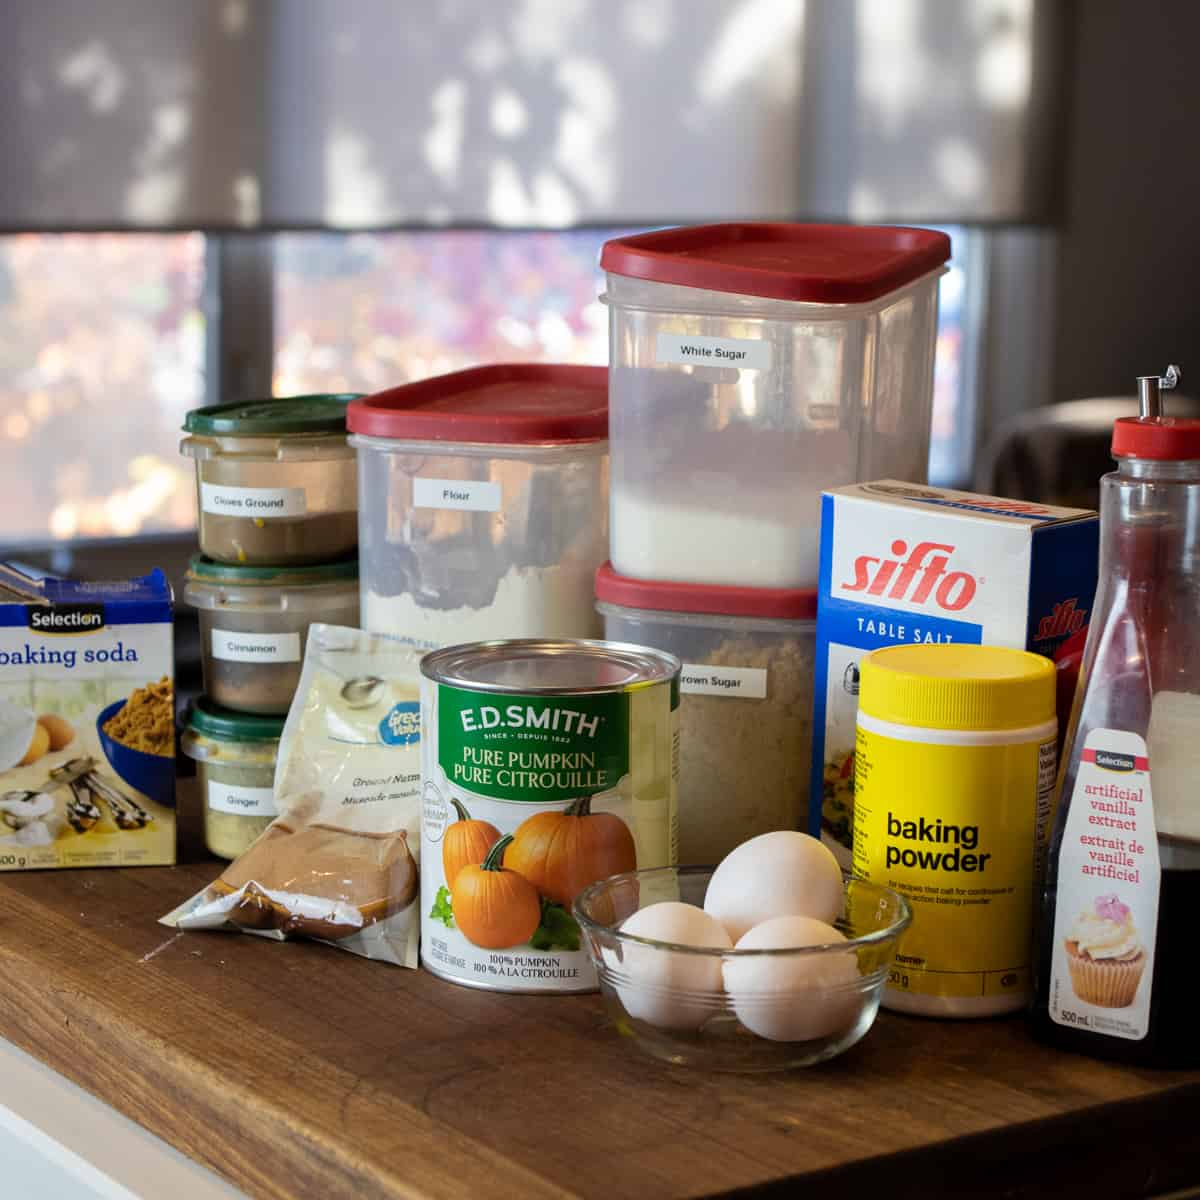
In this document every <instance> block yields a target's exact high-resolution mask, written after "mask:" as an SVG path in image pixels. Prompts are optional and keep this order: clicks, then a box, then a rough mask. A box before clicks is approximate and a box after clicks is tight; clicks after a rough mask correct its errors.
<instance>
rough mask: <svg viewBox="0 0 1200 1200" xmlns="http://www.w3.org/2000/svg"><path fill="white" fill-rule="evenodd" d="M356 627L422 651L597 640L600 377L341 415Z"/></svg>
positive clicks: (469, 384) (370, 400) (603, 474)
mask: <svg viewBox="0 0 1200 1200" xmlns="http://www.w3.org/2000/svg"><path fill="white" fill-rule="evenodd" d="M349 427H350V429H351V430H352V431H353V433H352V437H351V439H350V440H351V444H352V445H353V446H354V447H355V448H356V449H357V451H358V455H359V542H360V552H359V559H360V571H361V601H362V607H361V624H362V628H363V629H365V630H368V631H369V632H372V633H382V634H387V635H389V636H391V637H396V638H399V639H400V640H402V641H404V642H406V643H408V644H411V645H415V646H418V647H423V648H427V649H432V648H436V647H439V646H443V645H447V644H450V643H457V642H468V641H483V640H490V639H496V638H521V637H548V638H580V637H593V636H595V635H596V634H597V633H598V631H599V620H598V618H597V616H596V612H595V609H594V607H593V598H592V579H593V576H594V574H595V571H596V568H597V567H598V566H599V565H600V563H602V562H603V561H604V559H605V557H606V556H607V549H608V505H607V501H608V442H607V439H606V436H605V435H606V433H607V372H606V371H604V369H603V368H599V367H560V366H547V365H541V364H522V365H513V366H503V365H502V366H495V367H483V368H477V369H475V370H471V371H460V372H456V373H454V374H451V375H445V376H440V377H437V378H434V379H429V380H424V381H422V382H420V383H416V384H409V385H406V386H404V387H399V388H394V389H392V390H391V391H389V392H383V393H381V394H380V395H378V396H371V397H367V398H365V399H363V400H359V401H356V402H355V403H354V404H353V405H351V408H350V413H349Z"/></svg>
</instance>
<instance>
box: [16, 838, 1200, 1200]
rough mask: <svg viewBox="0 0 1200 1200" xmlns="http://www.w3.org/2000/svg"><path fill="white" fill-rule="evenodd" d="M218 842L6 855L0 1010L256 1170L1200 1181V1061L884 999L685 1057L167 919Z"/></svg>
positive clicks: (408, 1177) (531, 1000)
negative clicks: (174, 860)
mask: <svg viewBox="0 0 1200 1200" xmlns="http://www.w3.org/2000/svg"><path fill="white" fill-rule="evenodd" d="M216 870H217V868H216V865H215V864H214V863H213V862H211V861H208V862H197V863H192V864H189V865H185V866H180V867H175V868H145V869H138V870H123V871H122V870H89V871H60V872H40V873H36V874H34V873H30V874H25V875H16V874H5V875H2V876H0V1036H4V1037H6V1038H8V1039H9V1040H10V1041H12V1042H14V1043H15V1044H17V1045H18V1046H21V1047H23V1048H24V1049H26V1050H28V1051H29V1052H31V1053H32V1054H34V1055H36V1056H37V1057H39V1058H41V1059H42V1060H44V1061H45V1062H46V1063H48V1064H50V1065H51V1066H52V1067H54V1068H55V1069H56V1070H58V1071H60V1072H61V1073H62V1074H64V1075H66V1076H68V1077H69V1078H71V1079H73V1080H75V1081H76V1082H77V1083H79V1084H81V1085H82V1086H83V1087H85V1088H87V1089H88V1090H89V1091H91V1092H93V1093H94V1094H95V1095H97V1096H99V1097H100V1098H101V1099H103V1100H105V1101H107V1102H108V1103H110V1104H112V1105H114V1106H115V1107H116V1108H118V1109H120V1110H121V1111H122V1112H124V1113H126V1114H127V1115H128V1116H130V1117H132V1118H134V1119H135V1120H137V1121H139V1122H141V1123H142V1124H143V1125H145V1126H146V1127H147V1128H149V1129H151V1130H152V1131H153V1132H155V1133H157V1134H159V1135H160V1136H161V1137H163V1138H165V1139H166V1140H167V1141H168V1142H171V1143H173V1144H174V1145H175V1146H177V1147H178V1148H179V1149H181V1150H182V1151H184V1152H185V1153H187V1154H189V1155H191V1156H192V1157H194V1158H196V1159H198V1160H199V1161H201V1162H203V1163H205V1164H206V1165H208V1166H209V1167H212V1168H213V1169H214V1170H216V1171H217V1172H219V1173H220V1174H222V1175H224V1176H225V1177H227V1178H228V1179H229V1180H231V1181H232V1182H234V1183H235V1184H237V1185H238V1186H240V1187H241V1188H243V1189H244V1190H245V1191H246V1192H248V1193H249V1194H250V1195H251V1196H254V1197H271V1198H280V1200H284V1198H286V1200H309V1198H312V1200H341V1198H343V1197H345V1198H354V1200H372V1198H375V1197H410V1196H411V1197H417V1196H421V1197H424V1196H433V1197H455V1198H467V1197H469V1198H471V1200H477V1198H479V1197H492V1198H507V1197H530V1198H533V1200H540V1198H543V1197H544V1198H550V1197H555V1198H562V1197H588V1198H591V1197H596V1198H603V1200H623V1198H629V1200H634V1198H638V1200H641V1198H643V1197H657V1196H663V1197H682V1196H709V1195H716V1194H722V1193H728V1192H734V1191H738V1190H740V1189H747V1190H751V1189H752V1190H753V1191H754V1194H756V1195H778V1196H791V1195H794V1194H797V1193H798V1186H797V1185H798V1182H799V1181H800V1180H802V1181H803V1187H804V1194H805V1195H806V1196H810V1197H822V1196H833V1195H837V1196H847V1195H849V1196H857V1195H867V1194H868V1189H875V1190H877V1191H878V1194H879V1195H881V1196H887V1197H888V1198H889V1200H892V1198H894V1197H897V1196H909V1195H912V1196H922V1197H931V1196H940V1195H945V1196H961V1195H964V1194H969V1195H972V1196H1008V1197H1014V1196H1021V1197H1024V1196H1041V1195H1045V1196H1055V1197H1062V1196H1073V1195H1078V1196H1084V1195H1087V1196H1089V1197H1092V1196H1096V1195H1121V1196H1142V1195H1155V1194H1161V1193H1164V1192H1167V1191H1169V1190H1171V1189H1176V1188H1181V1187H1183V1186H1185V1185H1187V1184H1195V1183H1200V1137H1197V1136H1196V1128H1197V1126H1198V1124H1200V1072H1190V1073H1183V1072H1177V1073H1165V1074H1164V1073H1155V1072H1150V1071H1142V1070H1135V1069H1130V1068H1123V1067H1115V1066H1112V1065H1108V1064H1104V1063H1101V1062H1096V1061H1092V1060H1090V1059H1086V1058H1080V1057H1076V1056H1071V1055H1065V1054H1059V1053H1055V1052H1052V1051H1050V1050H1047V1049H1045V1048H1043V1047H1041V1046H1039V1045H1038V1044H1037V1043H1035V1042H1033V1041H1032V1040H1031V1039H1030V1038H1029V1037H1028V1035H1027V1034H1026V1032H1025V1029H1024V1027H1023V1025H1022V1023H1021V1022H1020V1021H1019V1020H1008V1021H992V1022H932V1021H923V1020H918V1019H912V1018H903V1017H899V1016H895V1015H892V1014H888V1013H883V1014H881V1016H880V1018H879V1021H878V1022H877V1024H876V1027H875V1028H874V1029H873V1030H872V1032H871V1033H870V1034H869V1035H868V1037H867V1038H866V1039H865V1040H864V1041H863V1042H862V1043H860V1044H859V1045H858V1046H857V1047H855V1048H854V1049H853V1050H851V1051H850V1052H849V1053H848V1054H846V1055H844V1056H843V1057H842V1058H841V1059H838V1060H836V1061H834V1062H832V1063H829V1064H826V1065H825V1066H822V1067H818V1068H814V1069H811V1070H807V1071H800V1072H795V1073H792V1074H789V1075H776V1076H755V1077H735V1076H718V1075H708V1074H702V1073H697V1072H693V1071H688V1070H685V1069H681V1068H671V1067H668V1066H665V1065H662V1064H660V1063H657V1062H655V1061H653V1060H650V1059H648V1058H645V1057H642V1056H641V1055H640V1054H639V1053H638V1052H637V1051H636V1050H635V1049H634V1048H633V1047H632V1046H631V1045H628V1044H626V1043H625V1042H623V1041H622V1039H621V1038H620V1037H619V1036H618V1035H617V1034H616V1033H615V1032H614V1031H613V1029H612V1028H611V1026H609V1025H608V1024H607V1023H606V1021H605V1017H604V1013H603V1011H602V1008H601V1002H600V1000H599V998H598V997H595V996H585V997H570V996H563V997H530V996H510V995H498V994H493V993H487V992H476V991H470V990H467V989H465V988H459V987H454V986H452V985H450V984H446V983H443V982H440V981H439V980H437V979H435V978H433V977H432V976H430V975H427V974H425V973H424V972H420V971H404V970H400V969H397V968H393V967H388V966H384V965H381V964H378V963H371V962H367V961H365V960H363V959H360V958H355V957H353V956H351V955H349V954H345V953H342V952H339V951H337V950H335V949H332V948H330V947H325V946H317V945H311V944H309V945H305V944H301V943H288V944H279V943H274V942H266V941H263V940H261V939H258V938H251V937H245V936H240V935H225V934H216V933H209V934H204V933H191V934H176V933H174V932H173V931H171V930H169V929H166V928H164V927H163V926H161V925H158V924H157V923H156V918H157V917H159V916H160V915H161V914H162V913H164V912H166V911H167V910H169V909H170V908H172V907H173V906H174V905H175V904H177V903H178V902H179V901H181V900H183V899H184V898H186V897H187V896H188V895H191V894H192V893H193V892H195V891H197V890H199V888H200V887H202V886H203V885H204V884H206V883H208V882H209V881H210V880H211V879H212V877H213V876H214V875H215V874H216Z"/></svg>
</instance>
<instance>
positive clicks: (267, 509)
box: [200, 483, 308, 519]
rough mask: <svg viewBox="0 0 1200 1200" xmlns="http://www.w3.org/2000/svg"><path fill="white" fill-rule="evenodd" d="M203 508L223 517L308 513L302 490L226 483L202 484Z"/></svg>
mask: <svg viewBox="0 0 1200 1200" xmlns="http://www.w3.org/2000/svg"><path fill="white" fill-rule="evenodd" d="M200 507H201V508H202V509H203V510H204V511H205V512H206V513H218V514H220V515H221V516H224V517H258V518H260V519H261V518H271V517H302V516H304V514H305V513H306V512H307V511H308V504H307V501H306V500H305V497H304V489H303V488H257V487H232V486H229V485H226V484H223V483H202V484H201V485H200Z"/></svg>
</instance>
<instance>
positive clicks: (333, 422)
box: [179, 395, 358, 567]
mask: <svg viewBox="0 0 1200 1200" xmlns="http://www.w3.org/2000/svg"><path fill="white" fill-rule="evenodd" d="M352 399H354V397H353V396H351V395H314V396H286V397H280V398H277V399H273V400H253V401H250V402H248V403H244V404H218V405H214V406H212V407H210V408H197V409H193V410H192V411H191V412H190V413H188V415H187V418H186V420H185V421H184V426H183V428H184V431H185V432H186V433H187V434H188V435H189V436H188V437H186V438H184V439H183V441H182V443H180V447H179V449H180V451H181V452H182V453H183V454H185V455H186V456H187V457H189V458H192V459H195V462H196V491H197V497H198V501H199V510H200V549H201V550H202V551H203V552H204V553H205V554H206V555H208V557H209V558H212V559H215V560H216V561H217V562H223V563H232V564H234V565H238V566H251V567H268V566H290V565H294V564H297V563H315V562H329V561H330V560H332V559H338V558H345V557H346V556H347V555H348V554H351V553H352V552H353V551H354V548H355V545H356V544H357V541H358V514H357V511H356V510H357V503H358V501H357V464H356V462H355V457H354V451H353V450H352V449H351V448H350V447H349V446H348V445H347V443H346V405H347V404H348V403H349V402H350V401H351V400H352Z"/></svg>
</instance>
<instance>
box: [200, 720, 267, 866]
mask: <svg viewBox="0 0 1200 1200" xmlns="http://www.w3.org/2000/svg"><path fill="white" fill-rule="evenodd" d="M282 734H283V718H282V717H258V716H251V715H249V714H248V713H235V712H231V711H230V710H229V709H227V708H222V707H221V706H220V705H219V704H214V703H213V701H212V700H210V699H209V698H208V697H207V696H201V697H199V699H197V700H195V701H193V702H192V704H191V706H190V707H189V709H188V712H187V716H186V717H185V718H184V731H183V740H182V743H181V746H182V749H183V752H184V754H186V755H187V756H188V757H189V758H192V759H194V760H195V762H196V775H197V778H198V780H199V783H200V793H201V796H202V797H203V803H204V844H205V846H207V847H208V851H209V853H210V854H215V855H216V856H217V857H218V858H227V859H231V860H232V859H235V858H237V857H238V855H240V854H242V853H243V852H244V851H246V850H248V849H249V848H250V844H251V843H252V842H253V841H254V840H255V839H256V838H257V837H258V835H259V834H260V833H262V831H263V830H264V829H266V827H267V826H268V825H270V824H271V822H272V821H273V820H274V819H275V790H274V783H275V757H276V755H277V754H278V753H279V739H280V737H281V736H282Z"/></svg>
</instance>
